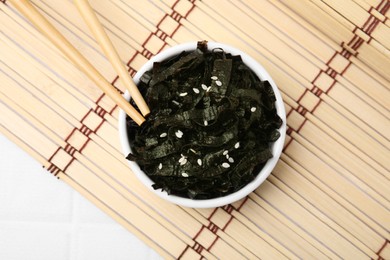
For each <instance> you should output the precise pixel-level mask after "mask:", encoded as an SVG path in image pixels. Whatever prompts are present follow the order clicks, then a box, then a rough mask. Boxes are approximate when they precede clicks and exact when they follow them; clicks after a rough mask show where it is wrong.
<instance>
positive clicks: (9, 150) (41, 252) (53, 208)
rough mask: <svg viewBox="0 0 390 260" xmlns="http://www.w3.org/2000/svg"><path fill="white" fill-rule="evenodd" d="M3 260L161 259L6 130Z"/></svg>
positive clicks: (0, 168) (1, 147)
mask: <svg viewBox="0 0 390 260" xmlns="http://www.w3.org/2000/svg"><path fill="white" fill-rule="evenodd" d="M0 259H1V260H25V259H28V260H35V259H37V260H38V259H39V260H46V259H47V260H54V259H55V260H62V259H69V260H89V259H91V260H100V259H102V260H103V259H104V260H107V259H110V260H116V259H161V258H160V257H159V256H158V255H157V254H156V253H155V252H154V251H153V250H152V249H150V248H149V247H147V246H146V245H145V244H143V243H142V242H141V241H140V240H139V239H138V238H137V237H135V236H133V235H132V234H131V233H130V232H128V231H127V230H125V229H124V228H123V227H121V226H120V225H119V224H117V223H116V222H114V221H113V220H112V219H111V218H109V217H108V216H107V215H105V214H104V213H103V212H102V211H100V210H99V209H98V208H96V207H95V206H94V205H92V204H91V203H90V202H89V201H87V200H86V199H84V198H83V197H82V196H81V195H80V194H78V193H77V192H75V191H73V190H72V189H71V188H70V187H68V186H67V185H66V184H65V183H63V182H61V181H59V180H57V179H56V178H54V177H53V176H51V175H50V174H49V173H48V172H47V171H46V170H44V169H42V167H41V166H40V165H39V164H38V163H37V162H36V161H34V160H33V159H32V158H30V157H29V156H28V155H27V154H26V153H25V152H24V151H22V150H21V149H19V148H18V147H17V146H16V145H14V144H13V143H12V142H10V141H9V140H8V139H6V138H5V137H4V136H2V135H0Z"/></svg>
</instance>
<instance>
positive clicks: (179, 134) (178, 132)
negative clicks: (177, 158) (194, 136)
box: [175, 130, 183, 138]
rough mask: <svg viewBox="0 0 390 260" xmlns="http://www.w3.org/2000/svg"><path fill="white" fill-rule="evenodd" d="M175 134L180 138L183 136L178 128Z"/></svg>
mask: <svg viewBox="0 0 390 260" xmlns="http://www.w3.org/2000/svg"><path fill="white" fill-rule="evenodd" d="M175 135H176V137H177V138H182V137H183V132H182V131H180V130H177V131H176V133H175Z"/></svg>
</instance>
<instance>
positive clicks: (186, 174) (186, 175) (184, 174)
mask: <svg viewBox="0 0 390 260" xmlns="http://www.w3.org/2000/svg"><path fill="white" fill-rule="evenodd" d="M181 176H183V177H186V178H187V177H188V176H189V175H188V173H186V172H182V173H181Z"/></svg>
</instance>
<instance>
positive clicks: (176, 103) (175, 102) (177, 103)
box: [172, 100, 180, 106]
mask: <svg viewBox="0 0 390 260" xmlns="http://www.w3.org/2000/svg"><path fill="white" fill-rule="evenodd" d="M172 103H173V104H175V105H176V106H178V105H180V103H179V102H177V101H176V100H172Z"/></svg>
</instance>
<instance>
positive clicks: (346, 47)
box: [284, 0, 390, 150]
mask: <svg viewBox="0 0 390 260" xmlns="http://www.w3.org/2000/svg"><path fill="white" fill-rule="evenodd" d="M389 8H390V1H388V0H382V1H381V2H380V3H379V4H378V6H377V7H376V8H374V7H371V8H370V9H369V13H370V16H369V17H368V19H367V20H366V21H365V23H364V24H363V26H361V27H355V29H354V30H353V31H352V32H353V33H354V35H353V37H352V39H351V40H350V41H349V42H348V43H345V42H342V43H341V47H342V50H341V51H336V52H335V53H334V54H333V55H332V57H331V58H330V59H329V60H328V61H327V62H326V65H327V68H326V69H324V70H320V71H319V72H318V74H317V76H315V77H314V79H313V81H312V82H311V84H312V86H313V87H312V88H311V89H310V90H309V89H305V91H304V92H303V94H302V95H301V96H300V97H299V98H298V100H297V102H298V107H297V108H295V109H294V108H293V109H292V110H294V111H296V112H298V113H299V114H300V115H301V116H303V117H304V120H303V121H302V122H301V124H300V126H299V127H298V128H297V129H294V128H292V127H290V126H288V128H287V132H286V133H287V135H289V136H290V137H291V134H292V132H293V131H295V132H297V133H299V131H300V130H301V129H302V127H303V126H304V125H305V123H306V121H307V118H306V117H305V115H306V113H307V112H309V111H310V113H313V112H314V111H315V110H316V109H317V107H318V106H319V105H320V104H321V102H322V99H321V95H322V94H323V93H325V94H327V93H329V91H331V89H332V88H333V87H334V85H335V84H336V82H337V79H336V77H337V76H338V75H341V76H342V75H343V74H344V73H345V72H346V71H347V70H348V68H349V66H350V65H351V64H352V62H351V61H350V58H351V57H352V56H355V57H356V56H358V54H359V52H358V49H359V48H360V47H361V46H362V44H363V43H364V42H367V43H370V41H371V40H372V37H371V34H372V32H373V31H374V29H375V28H376V26H377V25H378V24H379V23H380V22H382V23H383V22H385V21H386V19H387V18H385V19H383V21H381V20H379V19H378V18H377V17H375V16H374V15H373V14H372V10H376V11H378V12H379V13H381V14H386V12H387V11H388V10H389ZM357 30H361V31H363V32H364V33H365V34H366V36H367V38H368V40H367V41H365V40H364V39H363V38H361V37H360V36H358V35H357V34H356V33H357ZM336 60H338V61H339V62H340V61H341V62H343V63H344V66H343V67H342V68H338V66H334V65H333V64H332V62H335V61H336ZM321 77H328V78H330V79H331V80H330V82H329V84H328V85H327V86H324V85H323V83H320V78H321ZM309 92H310V93H312V94H314V95H315V96H317V97H318V98H319V99H318V102H317V104H315V105H314V106H313V107H312V108H307V107H304V105H303V104H301V103H300V102H301V101H302V100H303V99H304V97H305V95H306V94H307V93H309ZM292 110H291V111H290V112H289V113H288V114H287V119H288V118H289V116H290V114H291V112H292ZM287 122H288V120H287ZM292 141H293V138H292V137H291V139H290V140H289V141H288V142H287V143H286V144H285V146H284V150H285V149H287V147H288V146H289V144H290V143H291V142H292Z"/></svg>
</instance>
